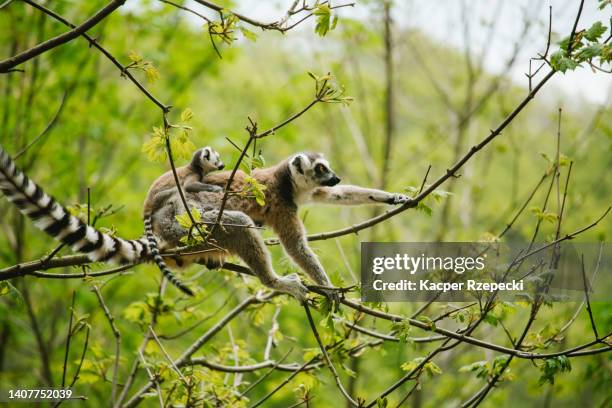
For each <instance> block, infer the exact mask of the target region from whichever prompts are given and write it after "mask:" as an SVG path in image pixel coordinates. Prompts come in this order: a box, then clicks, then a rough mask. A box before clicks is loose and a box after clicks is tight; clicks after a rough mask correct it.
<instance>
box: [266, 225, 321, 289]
mask: <svg viewBox="0 0 612 408" xmlns="http://www.w3.org/2000/svg"><path fill="white" fill-rule="evenodd" d="M273 228H274V231H275V232H276V234H277V235H278V238H279V240H280V242H281V244H282V245H283V248H285V251H286V252H287V254H288V255H289V256H290V257H291V259H293V261H294V262H295V263H296V264H297V265H298V266H299V267H300V268H301V269H302V270H303V271H304V272H306V274H308V276H309V277H310V279H312V280H313V281H314V282H315V283H316V284H317V285H322V286H333V285H332V283H331V281H330V280H329V278H328V277H327V274H326V273H325V269H323V266H321V263H320V262H319V259H318V258H317V256H316V255H315V253H314V252H313V251H312V249H310V247H309V246H308V241H307V240H306V233H305V230H304V225H303V224H302V221H300V219H299V218H298V216H297V214H291V215H287V216H284V217H282V221H281V222H279V223H278V224H276V225H273Z"/></svg>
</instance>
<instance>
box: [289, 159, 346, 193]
mask: <svg viewBox="0 0 612 408" xmlns="http://www.w3.org/2000/svg"><path fill="white" fill-rule="evenodd" d="M289 170H290V171H291V178H292V179H293V182H294V183H295V184H296V185H297V187H298V188H300V189H305V190H309V189H313V188H316V187H320V186H335V185H336V184H338V183H339V182H340V178H338V176H336V173H334V172H333V171H332V169H331V168H330V167H329V162H328V161H327V160H326V159H325V157H323V154H321V153H310V152H305V153H298V154H296V155H294V156H292V157H291V158H290V159H289Z"/></svg>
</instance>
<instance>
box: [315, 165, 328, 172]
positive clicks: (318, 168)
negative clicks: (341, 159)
mask: <svg viewBox="0 0 612 408" xmlns="http://www.w3.org/2000/svg"><path fill="white" fill-rule="evenodd" d="M325 170H326V169H325V166H324V165H322V164H321V163H319V164H317V165H316V166H315V172H317V173H319V174H321V173H324V172H325Z"/></svg>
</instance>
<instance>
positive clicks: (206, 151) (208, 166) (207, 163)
mask: <svg viewBox="0 0 612 408" xmlns="http://www.w3.org/2000/svg"><path fill="white" fill-rule="evenodd" d="M198 152H199V154H198ZM198 152H196V155H198V158H199V165H200V167H201V168H202V170H204V171H205V172H209V171H213V170H223V168H225V164H223V162H222V161H221V158H220V156H219V153H218V152H216V151H215V150H213V148H212V147H210V146H206V147H205V148H203V149H200V150H199V151H198Z"/></svg>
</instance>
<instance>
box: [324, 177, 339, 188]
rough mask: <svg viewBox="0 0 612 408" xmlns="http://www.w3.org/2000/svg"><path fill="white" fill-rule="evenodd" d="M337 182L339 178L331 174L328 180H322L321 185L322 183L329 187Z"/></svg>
mask: <svg viewBox="0 0 612 408" xmlns="http://www.w3.org/2000/svg"><path fill="white" fill-rule="evenodd" d="M339 182H340V178H339V177H338V176H336V175H333V176H332V177H330V178H329V179H328V180H325V181H324V182H323V185H324V186H328V187H331V186H335V185H336V184H338V183H339Z"/></svg>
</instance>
